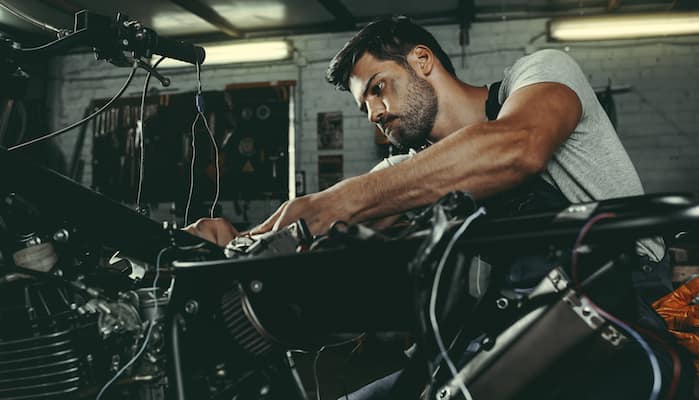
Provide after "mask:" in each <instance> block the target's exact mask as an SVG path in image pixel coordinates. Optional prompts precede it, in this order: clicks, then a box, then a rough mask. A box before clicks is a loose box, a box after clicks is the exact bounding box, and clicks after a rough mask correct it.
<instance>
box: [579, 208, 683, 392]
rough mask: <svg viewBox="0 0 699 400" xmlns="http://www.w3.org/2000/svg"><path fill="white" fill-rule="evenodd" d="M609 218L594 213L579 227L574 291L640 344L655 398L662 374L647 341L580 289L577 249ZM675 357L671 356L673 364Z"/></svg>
mask: <svg viewBox="0 0 699 400" xmlns="http://www.w3.org/2000/svg"><path fill="white" fill-rule="evenodd" d="M610 218H616V214H614V213H611V212H608V213H601V214H598V215H595V216H594V217H592V218H590V219H589V220H588V221H587V222H586V223H585V225H583V227H582V228H581V229H580V232H579V233H578V237H577V238H576V240H575V244H574V245H573V252H572V258H571V272H572V278H573V283H574V286H575V288H576V291H578V292H579V294H580V296H581V297H583V298H585V299H586V300H587V301H589V302H590V305H591V306H592V308H594V309H595V310H596V311H597V312H598V313H600V314H601V315H602V316H603V317H605V318H606V319H607V320H609V321H611V322H612V323H614V324H615V325H616V326H618V327H619V328H621V329H622V330H623V331H625V332H626V333H627V334H629V336H631V337H633V338H634V340H636V342H638V344H639V345H640V346H641V348H642V349H643V350H644V351H645V353H646V355H647V356H648V361H649V363H650V367H651V370H652V374H653V386H652V387H651V392H650V394H649V396H648V399H649V400H657V399H658V397H659V395H660V390H661V387H662V379H663V378H662V375H661V373H660V364H659V363H658V358H657V357H656V356H655V353H653V350H652V349H651V348H650V346H649V345H648V342H646V341H645V340H644V339H643V337H642V336H641V335H640V334H639V333H638V332H637V331H636V330H635V329H633V328H632V327H631V326H630V325H629V324H626V323H625V322H623V321H622V320H620V319H618V318H616V317H615V316H613V315H612V314H610V313H608V312H607V311H605V310H604V309H602V308H601V307H600V306H598V305H597V304H595V302H593V301H592V299H590V298H589V297H588V296H587V295H586V294H584V293H582V291H581V285H580V282H579V280H578V252H579V251H578V249H579V248H580V246H581V244H582V241H583V239H584V238H585V236H586V235H587V233H588V232H589V231H590V229H591V228H592V226H593V225H594V224H596V223H597V222H598V221H601V220H603V219H610ZM674 361H675V359H674V358H673V364H674Z"/></svg>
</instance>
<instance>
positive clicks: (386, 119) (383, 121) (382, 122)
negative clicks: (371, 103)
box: [378, 113, 398, 132]
mask: <svg viewBox="0 0 699 400" xmlns="http://www.w3.org/2000/svg"><path fill="white" fill-rule="evenodd" d="M396 119H398V115H396V114H388V113H387V114H384V115H383V116H382V117H381V118H380V119H379V122H378V124H379V128H380V129H381V132H386V126H387V125H388V124H390V123H391V122H392V121H393V120H396Z"/></svg>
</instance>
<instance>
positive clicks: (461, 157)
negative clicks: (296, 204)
mask: <svg viewBox="0 0 699 400" xmlns="http://www.w3.org/2000/svg"><path fill="white" fill-rule="evenodd" d="M532 139H533V138H532V135H531V132H528V131H527V130H526V129H515V128H513V127H511V126H508V124H507V123H506V122H504V123H502V122H485V123H480V124H476V125H472V126H470V127H466V128H462V129H461V130H459V131H457V132H454V133H453V134H451V135H449V136H448V137H446V138H445V139H443V140H441V141H440V142H438V143H436V144H434V145H433V146H431V147H430V148H428V149H426V150H424V151H422V152H420V153H419V154H417V155H416V156H415V157H413V158H412V159H410V160H407V161H405V162H403V163H401V164H398V165H396V166H393V167H391V168H386V169H384V170H381V171H376V172H373V173H370V174H366V175H362V176H359V177H355V178H351V179H348V180H346V181H344V182H342V183H341V184H340V185H338V187H337V189H338V190H341V191H342V192H344V193H346V194H347V195H348V196H349V199H348V203H349V204H352V205H353V210H352V213H351V222H362V221H365V220H368V219H373V218H379V217H383V216H386V215H392V214H396V213H400V212H403V211H406V210H410V209H413V208H415V207H419V206H422V205H425V204H429V203H432V202H434V201H436V200H438V199H439V198H441V197H442V196H444V195H445V194H447V193H449V192H451V191H454V190H462V191H467V192H469V193H470V194H471V195H473V196H474V197H476V198H483V197H488V196H490V195H492V194H495V193H498V192H501V191H504V190H507V189H509V188H511V187H513V186H515V185H517V184H519V183H521V182H522V181H524V180H525V179H526V178H527V177H528V176H530V175H532V174H535V173H536V172H538V171H539V170H540V169H541V168H543V165H545V163H542V161H541V156H540V155H539V154H537V151H536V149H533V148H532V147H534V145H535V143H533V140H532Z"/></svg>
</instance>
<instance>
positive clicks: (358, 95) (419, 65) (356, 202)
mask: <svg viewBox="0 0 699 400" xmlns="http://www.w3.org/2000/svg"><path fill="white" fill-rule="evenodd" d="M327 78H328V81H329V82H330V83H332V84H334V85H335V86H336V87H337V88H339V89H342V90H349V91H350V92H351V94H352V96H353V97H354V99H355V101H356V103H357V106H358V107H359V109H360V110H361V111H362V112H363V113H365V114H366V115H367V118H368V119H369V121H371V122H373V123H375V124H376V125H377V126H378V127H379V128H380V129H381V130H382V131H383V132H384V134H385V135H387V136H388V138H389V140H391V141H392V142H393V143H395V144H397V145H399V146H402V147H408V148H416V149H418V148H421V147H423V146H424V145H426V144H431V145H430V146H429V147H428V148H426V149H425V150H423V151H421V152H419V153H418V154H416V155H415V156H414V157H412V158H411V159H409V160H407V161H405V162H403V163H400V164H398V165H395V166H391V167H390V168H385V169H381V170H379V171H375V172H372V173H369V174H365V175H361V176H357V177H353V178H349V179H346V180H344V181H342V182H340V183H338V184H336V185H334V186H332V187H331V188H329V189H327V190H324V191H322V192H318V193H313V194H309V195H307V196H303V197H299V198H296V199H293V200H290V201H288V202H286V203H284V204H283V205H282V206H281V207H280V208H279V209H278V210H277V211H276V212H275V213H274V214H273V215H272V216H271V217H269V218H268V219H267V220H266V221H265V222H263V223H262V224H261V225H260V226H258V227H256V228H255V229H253V230H252V233H261V232H265V231H268V230H271V229H277V228H280V227H284V226H286V225H289V224H291V223H293V222H294V221H295V220H297V219H299V218H304V219H305V220H306V223H307V224H308V225H309V228H310V230H311V231H312V233H314V234H320V233H324V232H325V231H326V230H327V229H328V227H329V225H330V224H331V223H332V222H334V221H336V220H343V221H346V222H349V223H357V222H364V221H369V220H374V219H377V218H381V217H385V216H388V215H394V214H398V213H401V212H404V211H406V210H410V209H413V208H415V207H418V206H423V205H426V204H430V203H432V202H434V201H436V200H437V199H439V198H440V197H442V196H443V195H445V194H446V193H449V192H451V191H454V190H462V191H467V192H469V193H470V194H471V195H473V196H474V197H476V198H477V199H483V198H487V197H489V196H492V195H495V194H498V193H500V192H503V191H506V190H508V189H511V188H513V187H515V186H517V185H519V184H521V183H522V182H525V181H526V180H527V179H528V178H530V177H533V176H537V175H540V176H541V177H542V178H543V179H544V180H546V181H547V182H548V183H549V184H551V185H553V186H554V187H555V188H557V189H558V190H560V191H561V192H562V193H563V195H565V197H566V198H567V199H568V200H569V201H570V202H580V201H589V200H595V199H603V198H611V197H621V196H630V195H636V194H641V193H643V189H642V186H641V182H640V180H639V178H638V175H637V174H636V171H635V170H634V167H633V165H632V164H631V161H630V159H629V157H628V155H627V154H626V152H625V151H624V149H623V147H622V145H621V143H620V141H619V139H618V137H617V135H616V133H615V131H614V128H613V127H612V125H611V123H610V122H609V119H608V118H607V116H606V114H605V113H604V110H603V109H602V107H601V106H600V105H599V103H598V102H597V100H596V96H595V94H594V91H593V90H592V88H591V87H590V85H589V83H588V82H587V79H586V77H585V75H584V74H583V73H582V71H581V70H580V68H579V67H578V65H577V64H576V63H575V62H574V61H573V60H572V59H571V58H570V57H569V56H568V55H566V54H565V53H562V52H559V51H555V50H544V51H540V52H537V53H535V54H532V55H530V56H527V57H523V58H522V59H520V60H519V61H518V62H517V63H515V65H513V66H512V67H511V68H509V69H508V70H506V71H505V76H504V80H503V82H502V86H501V87H500V90H499V94H498V97H499V99H498V100H499V102H500V103H501V104H502V109H501V110H500V112H499V114H498V115H497V119H496V120H494V121H488V119H487V117H486V112H485V102H486V99H487V98H488V87H485V86H481V87H477V86H472V85H469V84H467V83H464V82H462V81H460V80H459V79H458V78H457V77H456V74H455V71H454V67H453V65H452V64H451V61H450V60H449V57H448V56H447V55H446V54H445V53H444V51H443V50H442V48H441V47H440V46H439V44H438V43H437V42H436V40H435V39H434V37H433V36H432V35H431V34H430V33H428V32H427V31H426V30H424V29H423V28H421V27H419V26H417V25H415V24H413V23H412V22H411V21H409V20H408V19H407V18H402V17H399V18H391V19H383V20H380V21H377V22H374V23H372V24H370V25H368V26H367V27H365V28H364V29H363V30H362V31H361V32H359V33H358V34H357V35H356V36H355V37H354V38H352V39H351V40H350V41H349V42H348V43H347V44H346V45H345V47H344V48H343V49H342V50H341V51H340V52H339V53H338V54H337V55H336V56H335V57H334V58H333V60H332V61H331V63H330V67H329V69H328V74H327ZM187 229H188V230H189V231H190V232H192V233H195V234H199V235H203V236H205V237H207V238H208V239H210V240H213V241H216V242H217V243H219V244H220V245H225V244H226V243H227V242H228V240H230V239H231V238H233V237H234V236H235V235H236V234H237V233H236V232H235V231H234V230H233V229H232V227H231V226H230V225H229V224H227V223H226V222H225V221H224V220H220V219H219V220H214V221H212V220H203V221H200V222H198V223H197V224H193V225H190V227H188V228H187Z"/></svg>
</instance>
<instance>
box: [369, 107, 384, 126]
mask: <svg viewBox="0 0 699 400" xmlns="http://www.w3.org/2000/svg"><path fill="white" fill-rule="evenodd" d="M367 108H368V109H369V112H368V113H367V115H368V117H369V121H370V122H373V123H375V124H378V123H380V122H381V119H382V118H383V116H384V114H385V113H386V108H385V107H384V106H383V104H381V102H378V101H377V102H374V103H369V104H367Z"/></svg>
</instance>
